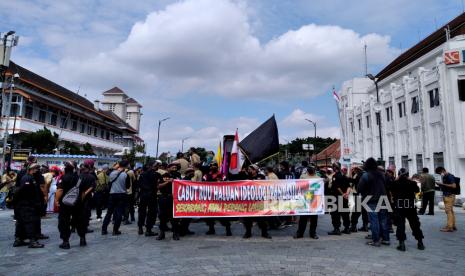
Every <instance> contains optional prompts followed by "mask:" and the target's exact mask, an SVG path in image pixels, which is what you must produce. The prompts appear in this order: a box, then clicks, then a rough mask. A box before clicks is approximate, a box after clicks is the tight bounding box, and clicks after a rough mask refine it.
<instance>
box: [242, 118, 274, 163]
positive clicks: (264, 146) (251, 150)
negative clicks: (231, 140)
mask: <svg viewBox="0 0 465 276" xmlns="http://www.w3.org/2000/svg"><path fill="white" fill-rule="evenodd" d="M239 147H240V148H241V149H242V152H243V153H244V154H245V155H246V156H247V158H248V159H249V160H250V162H252V163H257V162H260V161H262V160H264V159H266V158H268V157H270V156H272V155H274V154H276V153H278V152H279V137H278V126H277V125H276V120H275V118H274V115H273V116H272V117H271V118H270V119H268V120H267V121H266V122H264V123H263V124H262V125H261V126H259V127H258V128H257V129H256V130H254V131H253V132H252V133H250V134H249V135H248V136H247V137H245V139H243V140H242V141H241V142H240V143H239Z"/></svg>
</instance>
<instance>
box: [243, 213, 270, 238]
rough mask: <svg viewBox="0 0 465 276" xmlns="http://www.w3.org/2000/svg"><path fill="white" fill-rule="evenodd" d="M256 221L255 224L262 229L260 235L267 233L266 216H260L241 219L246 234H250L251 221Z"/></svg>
mask: <svg viewBox="0 0 465 276" xmlns="http://www.w3.org/2000/svg"><path fill="white" fill-rule="evenodd" d="M254 220H255V221H257V224H258V228H260V230H261V231H262V235H265V234H268V224H267V222H266V218H264V217H263V218H260V217H257V218H244V220H243V223H244V227H245V232H246V234H250V235H251V234H252V226H253V222H254Z"/></svg>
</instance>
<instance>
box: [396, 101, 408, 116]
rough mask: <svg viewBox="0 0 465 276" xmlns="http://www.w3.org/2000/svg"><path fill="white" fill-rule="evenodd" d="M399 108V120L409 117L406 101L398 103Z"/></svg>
mask: <svg viewBox="0 0 465 276" xmlns="http://www.w3.org/2000/svg"><path fill="white" fill-rule="evenodd" d="M397 106H398V108H399V118H402V117H404V116H407V111H406V109H405V101H403V102H400V103H398V104H397Z"/></svg>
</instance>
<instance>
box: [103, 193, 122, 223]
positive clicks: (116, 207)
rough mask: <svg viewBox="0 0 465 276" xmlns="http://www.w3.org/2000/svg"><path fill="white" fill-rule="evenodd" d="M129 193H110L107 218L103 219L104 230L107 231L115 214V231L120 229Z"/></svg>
mask: <svg viewBox="0 0 465 276" xmlns="http://www.w3.org/2000/svg"><path fill="white" fill-rule="evenodd" d="M126 201H127V194H110V198H109V200H108V209H107V214H106V215H105V218H104V219H103V224H102V231H107V228H108V225H109V224H110V220H111V216H112V215H113V216H114V218H113V219H114V221H115V224H113V232H116V231H118V230H119V227H120V226H121V220H122V219H123V213H124V209H125V208H126Z"/></svg>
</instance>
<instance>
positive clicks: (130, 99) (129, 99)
mask: <svg viewBox="0 0 465 276" xmlns="http://www.w3.org/2000/svg"><path fill="white" fill-rule="evenodd" d="M126 103H128V104H135V105H138V106H140V107H142V105H141V104H140V103H139V102H137V101H136V100H134V99H133V98H128V99H127V100H126Z"/></svg>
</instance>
